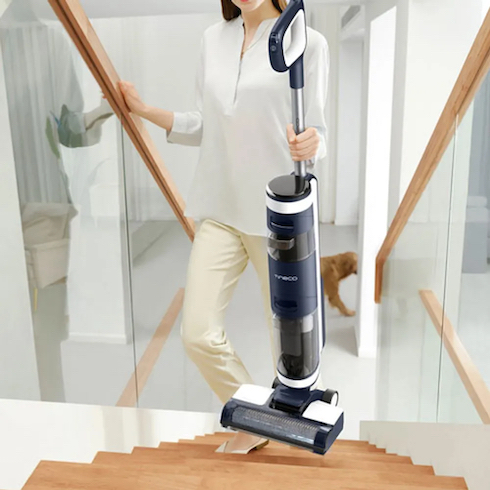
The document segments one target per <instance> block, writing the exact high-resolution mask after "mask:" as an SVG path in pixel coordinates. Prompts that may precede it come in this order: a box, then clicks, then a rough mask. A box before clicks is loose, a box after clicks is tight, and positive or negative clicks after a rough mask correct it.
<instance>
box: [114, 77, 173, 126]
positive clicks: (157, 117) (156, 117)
mask: <svg viewBox="0 0 490 490" xmlns="http://www.w3.org/2000/svg"><path fill="white" fill-rule="evenodd" d="M119 88H120V89H121V93H122V95H123V97H124V100H125V101H126V104H127V106H128V107H129V110H130V111H131V112H133V113H134V114H136V115H137V116H140V117H142V118H144V119H147V120H148V121H151V122H152V123H154V124H156V125H157V126H160V127H161V128H163V129H166V130H167V131H169V132H170V131H172V127H173V125H174V113H173V112H170V111H166V110H164V109H159V108H158V107H152V106H149V105H147V104H145V103H144V102H143V99H142V98H141V96H140V94H139V93H138V91H137V90H136V87H135V86H134V85H133V84H132V83H131V82H126V81H123V80H121V81H120V82H119Z"/></svg>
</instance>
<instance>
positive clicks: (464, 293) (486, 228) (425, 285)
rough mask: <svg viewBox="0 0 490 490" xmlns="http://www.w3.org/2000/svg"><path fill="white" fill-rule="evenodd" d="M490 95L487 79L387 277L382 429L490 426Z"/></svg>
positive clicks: (381, 356) (458, 124)
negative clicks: (389, 425)
mask: <svg viewBox="0 0 490 490" xmlns="http://www.w3.org/2000/svg"><path fill="white" fill-rule="evenodd" d="M488 94H490V79H489V77H488V76H487V77H486V79H485V80H484V82H483V84H482V85H481V87H480V88H479V91H478V93H477V94H476V97H475V98H474V101H473V102H472V104H471V106H470V107H469V108H468V109H467V110H466V111H465V113H461V114H459V115H458V117H457V118H456V121H455V126H454V128H453V129H454V136H453V138H452V139H451V141H450V143H449V145H448V146H447V148H446V151H445V153H444V156H443V157H442V159H441V160H440V162H439V164H438V167H437V169H436V171H435V173H434V175H433V176H432V178H431V180H430V182H429V184H428V186H427V187H426V189H425V191H424V193H423V195H422V197H421V199H420V201H419V202H418V204H417V206H416V208H415V210H414V212H413V213H412V215H411V217H410V219H409V221H408V223H407V225H406V227H405V228H404V230H403V232H402V234H401V236H400V238H399V239H398V241H397V243H396V245H395V247H394V249H393V252H392V253H391V255H390V257H389V259H388V261H387V263H386V265H385V268H384V276H383V295H382V302H381V307H380V335H379V359H378V395H377V400H378V407H377V412H378V413H377V418H378V419H380V420H397V421H419V422H454V423H456V422H458V423H477V422H480V423H481V422H484V423H490V390H489V387H490V361H489V359H490V358H489V356H488V352H489V349H490V303H489V298H490V267H489V258H490V247H489V243H490V240H489V237H490V220H489V204H490V145H489V143H488V142H489V141H490V140H489V138H488V134H489V131H490V96H489V95H488Z"/></svg>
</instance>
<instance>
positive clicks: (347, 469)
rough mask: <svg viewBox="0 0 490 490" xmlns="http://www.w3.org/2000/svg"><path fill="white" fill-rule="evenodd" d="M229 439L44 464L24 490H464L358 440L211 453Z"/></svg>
mask: <svg viewBox="0 0 490 490" xmlns="http://www.w3.org/2000/svg"><path fill="white" fill-rule="evenodd" d="M230 437H231V434H229V433H216V434H213V435H208V436H202V437H196V438H195V439H194V440H192V441H190V440H182V441H180V442H178V443H162V444H160V446H159V447H158V448H156V449H155V448H151V449H150V448H142V447H137V448H135V449H134V450H133V452H132V453H131V454H121V453H108V452H100V453H98V454H97V455H96V457H95V459H94V460H93V462H92V463H91V464H74V463H59V462H49V461H42V462H41V463H39V465H38V467H37V468H36V470H35V471H34V473H33V474H32V476H31V477H30V478H29V480H28V482H27V483H26V485H25V486H24V488H25V489H26V490H53V489H70V490H82V489H83V490H91V489H93V490H95V489H97V490H112V489H114V490H116V489H117V490H157V489H158V490H163V489H165V490H197V489H205V490H225V489H226V490H229V489H231V490H262V489H267V490H276V489H278V490H286V489H295V490H296V489H303V488H304V489H308V490H310V489H311V490H313V489H327V488H328V489H335V490H388V489H390V490H429V489H431V490H434V489H466V488H467V486H466V484H465V481H464V479H463V478H452V477H445V476H435V475H434V470H433V469H432V467H430V466H415V465H414V464H413V463H412V461H411V459H410V458H408V457H402V456H396V455H391V454H386V452H385V451H384V450H383V449H378V448H376V447H374V446H371V445H369V444H368V443H367V442H361V441H343V440H339V441H337V442H336V443H335V444H334V446H333V447H332V449H331V450H330V452H329V453H328V454H327V455H326V456H324V457H321V456H317V455H314V454H311V453H308V452H306V451H302V450H299V449H293V448H289V447H287V446H283V445H280V444H277V443H274V442H271V443H270V444H269V445H268V446H267V447H266V448H264V449H261V450H259V451H254V452H252V453H250V454H248V455H235V454H223V453H216V452H215V451H216V449H217V448H218V447H219V446H220V445H221V444H222V443H223V442H225V441H226V440H228V439H229V438H230Z"/></svg>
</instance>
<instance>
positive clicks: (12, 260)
mask: <svg viewBox="0 0 490 490" xmlns="http://www.w3.org/2000/svg"><path fill="white" fill-rule="evenodd" d="M31 5H32V4H31V2H29V1H27V0H14V1H13V2H12V3H11V4H10V6H9V7H8V8H7V10H6V11H5V12H4V14H3V16H2V18H1V19H0V38H1V48H2V53H1V56H2V59H1V63H0V64H1V71H2V82H3V81H4V84H3V83H2V84H1V85H2V87H1V88H2V90H3V91H4V93H3V94H2V104H1V109H0V115H1V116H0V117H1V118H2V127H4V128H5V131H4V135H3V137H4V139H5V143H6V144H5V145H2V152H4V154H3V158H2V160H3V161H2V167H4V168H5V169H10V170H11V173H10V175H9V178H10V179H9V182H7V181H5V180H3V179H0V180H2V186H8V189H5V190H8V193H5V192H4V189H3V188H2V192H0V194H1V196H2V197H1V198H0V199H2V203H1V206H0V207H1V208H2V210H3V211H2V214H3V216H2V218H3V219H2V227H3V226H4V223H6V222H8V220H10V222H11V227H10V228H9V230H7V231H6V233H8V234H9V236H10V238H11V242H10V243H6V242H5V241H4V240H2V244H4V247H5V248H6V250H5V251H3V252H2V261H5V263H6V264H8V266H9V268H10V274H7V275H4V274H2V276H3V277H2V279H1V281H6V282H7V281H8V282H10V281H14V282H15V284H12V288H15V294H14V291H12V292H11V293H12V294H6V295H2V303H3V302H4V300H5V299H6V298H7V302H5V303H3V306H2V312H1V317H2V318H1V321H2V328H1V329H0V335H1V336H2V339H1V341H0V345H1V347H0V349H1V350H2V353H1V354H0V357H1V358H2V360H4V363H5V364H4V368H3V369H2V376H1V379H2V380H1V382H0V383H1V384H0V397H2V398H20V399H23V398H27V399H33V400H43V401H55V402H74V403H90V404H99V405H115V404H116V403H117V401H118V399H119V397H120V395H121V392H122V390H123V388H124V387H125V386H126V385H127V384H128V382H130V380H131V379H132V375H133V372H134V368H135V363H136V359H135V356H134V349H133V336H134V332H133V322H132V314H131V301H130V297H131V288H130V267H129V266H130V262H131V258H130V255H129V252H130V243H129V240H128V235H129V234H130V231H131V230H130V229H129V227H128V221H127V220H126V213H127V210H126V201H127V193H126V186H125V180H124V176H125V174H126V171H125V163H124V151H125V148H124V146H123V144H122V137H121V125H120V123H119V121H118V119H117V118H116V117H115V116H114V114H113V111H112V109H111V107H110V106H109V104H108V103H107V102H106V100H105V99H104V98H103V96H102V93H101V90H100V88H99V86H98V84H97V83H96V81H95V79H94V78H93V76H92V75H91V74H90V72H89V70H88V68H87V67H86V65H85V63H84V61H83V60H82V58H81V57H80V55H79V53H78V51H77V50H76V48H75V46H74V45H73V43H72V41H71V40H70V38H69V37H68V35H67V34H66V32H65V30H64V28H63V27H62V26H61V24H60V23H59V22H58V21H56V20H54V19H55V17H54V16H53V18H51V19H39V18H38V16H37V15H36V13H35V12H34V10H33V9H32V7H31ZM4 171H6V170H4ZM7 199H8V201H7ZM2 288H8V286H7V284H4V285H3V286H2ZM9 296H10V297H11V298H12V301H9V300H8V298H9ZM134 389H136V386H135V387H134Z"/></svg>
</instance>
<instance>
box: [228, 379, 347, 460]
mask: <svg viewBox="0 0 490 490" xmlns="http://www.w3.org/2000/svg"><path fill="white" fill-rule="evenodd" d="M273 393H274V390H270V389H267V388H262V387H260V386H252V385H244V386H242V387H241V388H240V389H239V390H238V391H237V393H236V394H235V396H234V397H233V398H232V399H231V400H230V401H229V402H228V403H227V404H226V405H225V407H224V409H223V412H222V414H221V425H223V427H226V428H231V429H234V430H238V431H242V432H247V433H250V434H254V435H257V436H261V437H265V438H267V439H272V440H275V441H277V442H281V443H284V444H288V445H290V446H295V447H298V448H301V449H306V450H308V451H311V452H314V453H316V454H322V455H323V454H325V453H326V452H327V451H328V450H329V448H330V447H331V445H332V444H333V443H334V442H335V440H336V439H337V437H338V436H339V434H340V432H341V431H342V429H343V426H344V415H343V411H342V410H341V409H340V408H338V407H334V406H333V405H330V404H328V403H325V402H322V401H320V400H318V401H314V402H313V403H312V404H311V405H310V406H309V407H308V408H307V409H306V410H305V411H304V412H303V413H302V414H298V413H288V412H285V411H282V410H278V409H276V408H271V406H270V405H271V400H272V396H273Z"/></svg>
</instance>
